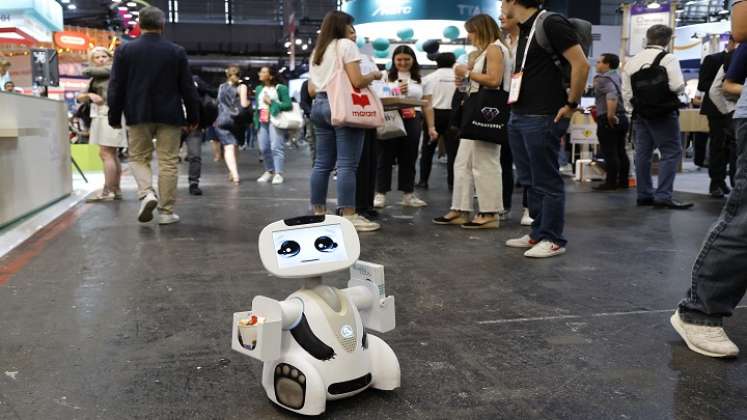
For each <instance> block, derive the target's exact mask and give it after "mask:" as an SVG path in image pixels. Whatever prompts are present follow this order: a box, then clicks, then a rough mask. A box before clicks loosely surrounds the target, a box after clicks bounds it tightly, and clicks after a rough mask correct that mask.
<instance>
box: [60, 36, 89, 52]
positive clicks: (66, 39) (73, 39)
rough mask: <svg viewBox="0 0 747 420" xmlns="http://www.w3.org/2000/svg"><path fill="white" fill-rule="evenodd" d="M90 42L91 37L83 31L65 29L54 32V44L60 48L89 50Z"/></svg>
mask: <svg viewBox="0 0 747 420" xmlns="http://www.w3.org/2000/svg"><path fill="white" fill-rule="evenodd" d="M89 42H91V39H90V38H89V37H88V35H86V34H84V33H81V32H72V31H64V32H55V34H54V44H55V45H56V46H57V47H59V48H67V49H71V50H87V49H88V43H89Z"/></svg>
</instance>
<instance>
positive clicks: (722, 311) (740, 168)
mask: <svg viewBox="0 0 747 420" xmlns="http://www.w3.org/2000/svg"><path fill="white" fill-rule="evenodd" d="M735 123H736V127H737V154H738V157H737V175H736V177H735V181H734V189H733V190H732V192H731V194H729V198H728V199H727V200H726V205H725V206H724V209H723V211H722V212H721V216H720V217H719V218H718V220H717V221H716V224H715V225H713V227H711V230H710V232H708V235H707V236H706V239H705V242H703V246H702V248H701V250H700V254H699V255H698V258H697V259H696V260H695V265H694V266H693V274H692V285H691V287H690V290H689V291H688V293H687V297H685V299H683V300H682V301H681V302H680V305H679V310H680V316H681V317H682V320H684V321H685V322H688V323H691V324H699V325H711V326H719V325H721V321H722V318H723V317H725V316H731V314H732V313H733V312H734V308H736V306H737V305H738V304H739V301H740V300H742V298H743V297H744V294H745V291H747V151H745V149H747V119H737V120H736V121H735Z"/></svg>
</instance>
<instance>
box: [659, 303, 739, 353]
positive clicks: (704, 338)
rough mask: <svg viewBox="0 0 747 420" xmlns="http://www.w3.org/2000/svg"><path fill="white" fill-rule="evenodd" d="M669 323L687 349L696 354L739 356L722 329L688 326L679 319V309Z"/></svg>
mask: <svg viewBox="0 0 747 420" xmlns="http://www.w3.org/2000/svg"><path fill="white" fill-rule="evenodd" d="M669 321H670V322H671V323H672V327H674V330H675V331H677V333H678V334H679V335H680V337H682V339H683V340H685V344H687V347H688V348H689V349H690V350H692V351H694V352H696V353H700V354H702V355H704V356H709V357H736V356H737V355H738V354H739V347H737V345H736V344H734V343H733V342H732V341H731V340H730V339H729V336H727V335H726V331H724V328H723V327H711V326H708V325H697V324H688V323H687V322H685V321H683V320H682V318H680V311H679V309H678V310H676V311H675V312H674V315H672V318H670V320H669Z"/></svg>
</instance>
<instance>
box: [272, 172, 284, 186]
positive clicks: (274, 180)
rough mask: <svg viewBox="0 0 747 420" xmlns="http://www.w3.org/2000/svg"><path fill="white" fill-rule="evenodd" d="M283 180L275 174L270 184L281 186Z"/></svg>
mask: <svg viewBox="0 0 747 420" xmlns="http://www.w3.org/2000/svg"><path fill="white" fill-rule="evenodd" d="M284 181H285V180H284V179H283V176H282V175H280V174H275V176H273V177H272V184H273V185H278V184H282V183H283V182H284Z"/></svg>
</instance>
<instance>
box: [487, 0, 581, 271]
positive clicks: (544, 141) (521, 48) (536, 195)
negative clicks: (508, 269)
mask: <svg viewBox="0 0 747 420" xmlns="http://www.w3.org/2000/svg"><path fill="white" fill-rule="evenodd" d="M542 3H543V0H504V1H503V2H502V5H501V8H502V11H503V14H504V15H506V17H508V18H510V19H511V18H515V19H516V20H518V22H520V23H519V28H520V32H519V43H518V48H517V52H516V60H515V68H514V77H513V80H512V83H511V91H512V92H511V93H512V94H511V100H510V102H513V105H512V108H511V120H510V122H509V125H508V130H509V141H510V145H511V151H512V152H513V155H514V160H515V163H516V169H517V170H518V176H519V183H521V184H522V185H524V186H526V187H528V189H529V215H530V216H531V217H532V218H533V219H534V223H533V224H532V232H531V233H530V234H529V235H525V236H524V237H522V238H518V239H511V240H509V241H507V242H506V246H509V247H512V248H531V249H529V250H528V251H526V253H525V254H524V255H525V256H527V257H531V258H546V257H553V256H556V255H560V254H563V253H565V245H566V242H567V241H566V239H565V237H564V236H563V225H564V223H565V220H564V219H565V184H564V182H563V178H562V177H561V176H560V171H559V170H558V154H559V152H560V138H561V136H563V135H564V134H565V132H566V131H567V129H568V124H569V122H570V117H571V115H573V113H574V112H576V109H577V108H578V102H579V101H580V100H581V95H582V94H583V91H584V89H585V87H586V80H587V77H588V75H589V67H590V66H589V61H588V59H587V58H586V56H585V54H584V51H583V49H582V48H581V45H580V43H579V38H578V34H577V33H576V31H575V29H574V28H573V26H571V24H570V22H568V20H567V19H566V18H565V17H563V16H561V15H557V14H553V15H550V16H547V17H546V18H545V19H544V25H543V29H544V32H545V34H546V37H547V39H548V40H549V41H550V44H551V46H552V50H553V52H554V54H551V53H550V52H548V51H547V50H545V49H544V48H543V47H542V46H540V45H539V43H538V42H537V39H536V38H535V37H534V33H535V22H536V21H537V17H538V16H539V15H540V14H541V13H547V12H545V11H540V10H539V8H540V6H542ZM553 55H554V56H556V57H558V58H559V59H560V60H561V61H562V60H565V61H567V62H568V63H569V64H570V65H571V69H572V70H571V80H570V89H568V91H566V88H565V87H564V83H563V74H562V72H561V70H560V68H559V67H558V66H556V64H555V61H554V60H553ZM525 56H526V57H525Z"/></svg>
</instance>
